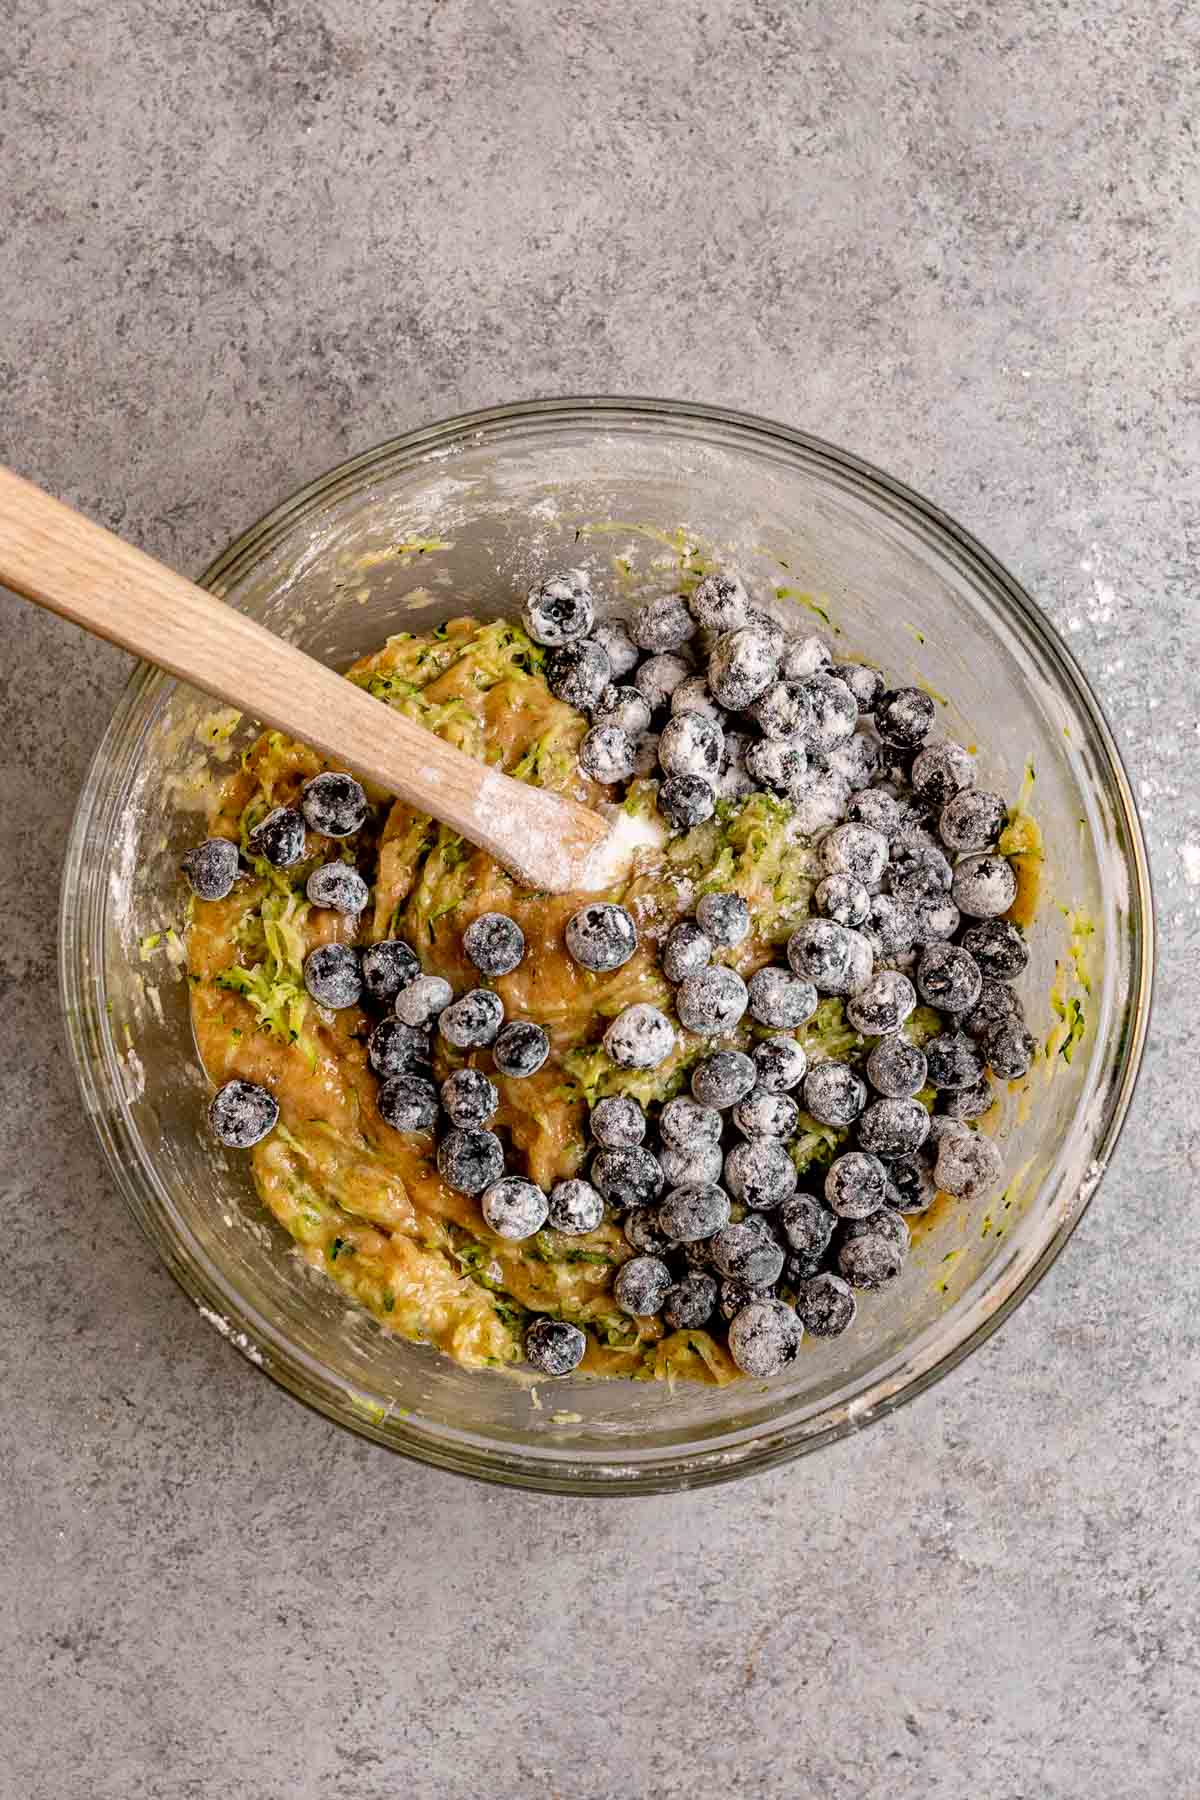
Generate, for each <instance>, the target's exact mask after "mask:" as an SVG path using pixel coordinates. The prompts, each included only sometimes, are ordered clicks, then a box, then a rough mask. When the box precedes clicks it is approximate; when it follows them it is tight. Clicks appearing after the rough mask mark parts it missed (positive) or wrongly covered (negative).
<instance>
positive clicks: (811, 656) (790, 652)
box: [780, 637, 833, 687]
mask: <svg viewBox="0 0 1200 1800" xmlns="http://www.w3.org/2000/svg"><path fill="white" fill-rule="evenodd" d="M832 663H833V658H832V656H831V655H830V654H829V649H828V646H827V645H826V644H824V643H823V642H822V641H821V639H820V638H819V637H803V638H793V639H792V640H791V641H790V643H789V644H788V645H787V648H786V649H785V651H784V653H783V661H782V663H781V665H780V673H781V674H782V676H783V679H784V680H785V681H787V682H790V683H791V684H792V685H793V686H796V687H798V686H799V685H800V683H801V682H802V681H807V680H808V679H809V677H810V676H811V675H819V674H821V672H822V670H828V669H831V666H832Z"/></svg>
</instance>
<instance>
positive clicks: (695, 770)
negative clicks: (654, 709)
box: [658, 712, 725, 786]
mask: <svg viewBox="0 0 1200 1800" xmlns="http://www.w3.org/2000/svg"><path fill="white" fill-rule="evenodd" d="M724 748H725V733H724V732H723V731H722V730H721V727H720V726H719V725H718V724H717V722H716V720H715V719H710V718H707V717H706V716H705V714H704V713H700V712H679V713H675V714H673V715H672V717H671V718H670V719H668V720H667V723H666V724H665V725H664V726H663V728H662V733H661V735H660V737H659V740H658V760H659V765H660V767H661V768H662V769H663V770H664V771H665V773H666V774H668V775H698V776H700V778H701V780H703V781H706V782H708V784H709V785H710V786H712V785H713V784H714V783H715V782H716V779H717V777H718V775H719V774H720V773H721V755H722V752H723V750H724Z"/></svg>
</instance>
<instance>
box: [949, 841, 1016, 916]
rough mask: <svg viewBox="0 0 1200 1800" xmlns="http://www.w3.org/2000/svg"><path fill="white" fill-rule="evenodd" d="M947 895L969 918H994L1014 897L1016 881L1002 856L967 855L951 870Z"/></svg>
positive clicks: (1006, 907) (1007, 907)
mask: <svg viewBox="0 0 1200 1800" xmlns="http://www.w3.org/2000/svg"><path fill="white" fill-rule="evenodd" d="M950 892H951V893H952V894H953V896H954V903H955V905H956V906H957V907H958V909H959V911H960V912H963V913H965V914H966V915H967V917H968V918H969V919H994V918H997V917H998V916H999V915H1000V914H1001V913H1005V912H1007V911H1008V909H1009V907H1010V906H1011V905H1012V903H1013V901H1014V900H1015V899H1016V897H1017V878H1016V876H1015V875H1014V874H1013V870H1012V864H1011V863H1010V862H1009V860H1008V858H1007V857H1004V856H988V855H982V856H967V857H964V859H963V861H962V862H960V863H959V865H958V867H957V868H956V869H955V871H954V880H953V882H952V884H951V888H950Z"/></svg>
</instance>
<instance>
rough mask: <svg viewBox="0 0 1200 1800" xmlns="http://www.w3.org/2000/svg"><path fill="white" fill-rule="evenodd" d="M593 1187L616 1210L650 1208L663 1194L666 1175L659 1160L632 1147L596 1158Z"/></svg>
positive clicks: (600, 1152)
mask: <svg viewBox="0 0 1200 1800" xmlns="http://www.w3.org/2000/svg"><path fill="white" fill-rule="evenodd" d="M592 1185H593V1187H597V1188H599V1190H600V1192H601V1193H602V1194H603V1195H604V1198H605V1199H606V1200H607V1201H608V1202H609V1203H610V1205H612V1206H616V1207H622V1208H623V1207H626V1206H649V1205H651V1203H652V1202H653V1201H655V1200H657V1199H658V1196H659V1195H660V1194H661V1193H662V1191H663V1172H662V1168H661V1167H660V1165H659V1161H658V1158H657V1157H656V1156H652V1155H651V1154H650V1152H649V1150H643V1149H642V1148H641V1146H640V1145H637V1144H632V1145H629V1146H627V1147H625V1148H623V1149H620V1150H601V1151H599V1152H598V1153H597V1154H596V1155H595V1156H594V1157H593V1158H592Z"/></svg>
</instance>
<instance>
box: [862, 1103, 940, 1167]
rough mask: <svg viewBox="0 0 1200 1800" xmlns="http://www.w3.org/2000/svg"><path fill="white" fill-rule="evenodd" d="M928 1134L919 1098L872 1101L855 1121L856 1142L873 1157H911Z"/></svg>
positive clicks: (924, 1113) (927, 1123) (923, 1110)
mask: <svg viewBox="0 0 1200 1800" xmlns="http://www.w3.org/2000/svg"><path fill="white" fill-rule="evenodd" d="M928 1136H929V1114H928V1113H927V1112H926V1110H925V1108H924V1107H923V1106H922V1105H921V1103H920V1101H919V1100H873V1101H872V1102H871V1105H870V1106H868V1107H867V1108H866V1109H865V1111H864V1112H863V1115H862V1117H861V1118H860V1119H859V1121H858V1141H859V1143H860V1144H861V1145H862V1148H863V1149H864V1150H867V1151H869V1152H870V1153H871V1154H872V1155H874V1156H886V1157H889V1158H891V1157H897V1156H911V1155H912V1153H913V1151H914V1150H919V1149H920V1148H921V1145H922V1144H923V1143H924V1142H925V1139H926V1138H927V1137H928Z"/></svg>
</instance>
